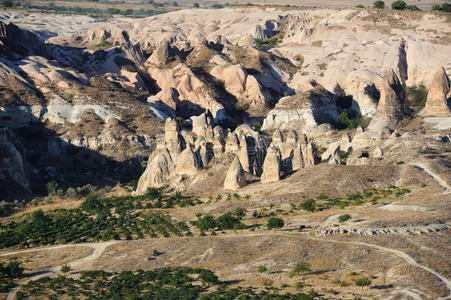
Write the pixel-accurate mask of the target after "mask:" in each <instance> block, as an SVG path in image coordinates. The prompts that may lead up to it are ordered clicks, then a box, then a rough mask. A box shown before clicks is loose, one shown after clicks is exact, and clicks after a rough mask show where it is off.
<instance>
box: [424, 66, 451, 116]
mask: <svg viewBox="0 0 451 300" xmlns="http://www.w3.org/2000/svg"><path fill="white" fill-rule="evenodd" d="M450 97H451V94H450V82H449V78H448V75H446V72H445V69H444V68H440V70H438V71H437V73H435V75H434V79H433V80H432V83H431V85H430V87H429V91H428V96H427V99H426V106H425V107H424V110H423V111H422V112H421V114H422V115H423V116H427V117H450V116H451V109H450V107H449V104H448V98H450Z"/></svg>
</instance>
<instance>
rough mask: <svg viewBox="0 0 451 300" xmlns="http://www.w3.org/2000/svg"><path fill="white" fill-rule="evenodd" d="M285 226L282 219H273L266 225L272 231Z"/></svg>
mask: <svg viewBox="0 0 451 300" xmlns="http://www.w3.org/2000/svg"><path fill="white" fill-rule="evenodd" d="M284 225H285V223H284V222H283V220H282V219H281V218H276V217H271V218H269V220H268V223H267V224H266V228H268V229H269V230H271V229H280V228H282V227H283V226H284Z"/></svg>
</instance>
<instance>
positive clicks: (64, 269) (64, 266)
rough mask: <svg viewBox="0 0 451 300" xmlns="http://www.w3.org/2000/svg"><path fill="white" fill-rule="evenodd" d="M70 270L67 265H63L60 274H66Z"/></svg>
mask: <svg viewBox="0 0 451 300" xmlns="http://www.w3.org/2000/svg"><path fill="white" fill-rule="evenodd" d="M71 270H72V268H71V267H70V266H69V265H67V264H64V265H62V266H61V272H63V273H68V272H70V271H71Z"/></svg>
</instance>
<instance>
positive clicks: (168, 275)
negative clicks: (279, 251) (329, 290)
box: [17, 268, 319, 300]
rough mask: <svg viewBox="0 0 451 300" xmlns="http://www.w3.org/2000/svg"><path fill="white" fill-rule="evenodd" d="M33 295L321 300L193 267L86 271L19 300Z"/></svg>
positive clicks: (49, 281) (24, 290)
mask: <svg viewBox="0 0 451 300" xmlns="http://www.w3.org/2000/svg"><path fill="white" fill-rule="evenodd" d="M209 287H212V288H210V289H209ZM31 296H32V297H36V298H39V297H47V298H49V299H54V298H61V297H63V296H67V297H66V298H70V297H72V298H77V299H78V298H86V299H165V300H166V299H186V300H194V299H201V300H210V299H211V300H213V299H267V300H273V299H274V300H275V299H280V300H285V299H286V300H288V299H299V300H314V299H319V296H318V294H317V293H315V292H314V291H313V290H312V291H310V292H309V293H308V294H304V293H297V294H291V293H279V292H278V293H274V291H273V290H270V289H269V288H268V289H263V290H260V291H258V292H257V291H256V290H255V289H254V288H252V287H247V288H241V287H239V288H228V287H227V286H226V285H225V284H224V283H221V282H219V281H218V277H217V276H216V275H215V274H214V273H213V272H212V271H210V270H205V269H193V268H176V269H168V268H165V269H156V270H152V271H143V270H137V271H134V272H132V271H123V272H120V273H108V272H105V271H100V270H99V271H82V272H80V278H79V279H73V278H70V277H66V276H58V277H53V278H52V277H42V278H40V279H38V280H35V281H30V282H28V283H27V284H25V285H24V286H22V287H21V289H20V290H19V291H18V292H17V299H24V298H29V297H31Z"/></svg>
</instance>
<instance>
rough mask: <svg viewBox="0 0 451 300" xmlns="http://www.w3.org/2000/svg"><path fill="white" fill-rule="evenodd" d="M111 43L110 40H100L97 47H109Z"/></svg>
mask: <svg viewBox="0 0 451 300" xmlns="http://www.w3.org/2000/svg"><path fill="white" fill-rule="evenodd" d="M112 46H113V43H112V42H110V41H105V40H104V41H101V42H100V43H98V44H97V48H109V47H112Z"/></svg>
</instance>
